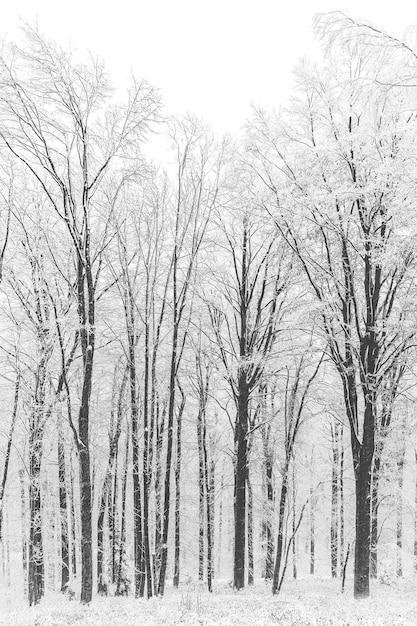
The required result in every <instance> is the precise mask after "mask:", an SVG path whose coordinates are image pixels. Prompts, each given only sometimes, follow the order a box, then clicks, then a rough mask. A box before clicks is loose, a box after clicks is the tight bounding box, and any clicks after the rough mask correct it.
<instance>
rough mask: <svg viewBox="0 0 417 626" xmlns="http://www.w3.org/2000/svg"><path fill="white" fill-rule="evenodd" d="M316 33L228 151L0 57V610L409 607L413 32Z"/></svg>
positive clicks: (96, 72) (99, 65)
mask: <svg viewBox="0 0 417 626" xmlns="http://www.w3.org/2000/svg"><path fill="white" fill-rule="evenodd" d="M314 29H315V33H316V35H317V37H318V38H319V39H320V41H321V44H322V58H321V61H320V62H318V63H313V62H312V61H309V60H308V59H304V60H302V61H300V62H299V64H298V66H297V67H296V68H295V69H294V75H295V86H294V89H293V93H292V96H291V98H290V99H289V101H288V102H286V103H282V105H281V106H280V103H277V108H276V110H273V111H269V110H266V109H264V108H262V107H255V106H254V107H253V109H252V114H251V116H250V118H249V119H247V120H246V122H245V125H244V127H243V128H242V131H241V132H240V133H239V134H238V135H237V136H231V135H225V136H218V135H216V134H215V133H214V132H213V131H212V129H211V128H210V127H209V125H208V124H206V123H205V122H204V121H203V120H201V119H199V118H198V117H196V116H194V115H193V114H191V113H184V115H181V116H170V115H169V112H167V111H165V109H164V107H163V94H161V93H160V92H159V90H158V89H157V87H155V86H153V85H152V84H150V83H149V82H148V80H145V79H141V78H137V77H133V76H132V77H131V81H130V84H129V86H128V89H127V91H126V92H125V93H121V91H120V89H119V88H118V87H117V85H116V84H115V83H113V82H112V81H111V79H110V77H109V75H108V73H107V70H106V67H105V66H104V63H103V62H102V61H101V60H99V59H96V58H94V57H93V56H87V55H81V54H80V53H79V52H77V51H74V50H72V49H71V48H70V47H68V48H65V49H64V48H61V47H60V46H59V45H58V44H57V43H55V42H54V41H52V40H49V39H48V38H47V37H45V36H44V35H43V34H42V32H41V30H40V29H39V28H38V27H37V26H35V25H31V24H25V26H24V28H23V31H24V39H23V41H22V43H19V44H17V43H13V42H9V41H7V40H5V42H4V43H3V45H2V47H1V50H0V281H1V284H0V335H1V341H0V375H1V393H0V410H1V422H0V559H1V563H0V588H1V589H2V592H1V595H2V596H3V598H2V601H1V602H2V603H3V604H2V607H3V605H4V607H5V609H4V610H7V611H10V610H12V609H13V608H14V607H15V605H18V606H22V607H28V606H29V607H34V608H33V610H36V609H37V605H39V606H40V607H42V606H43V603H44V602H45V601H47V599H48V598H55V602H58V603H59V602H60V601H61V605H63V603H64V604H65V606H68V607H73V608H72V609H71V610H72V611H80V610H82V607H84V608H85V607H86V608H85V610H87V609H88V607H89V606H90V603H93V605H94V602H96V601H98V600H97V598H100V597H103V602H105V600H104V598H107V599H108V598H111V599H112V601H117V602H119V604H118V605H117V606H118V607H123V606H124V605H123V604H122V602H128V601H129V597H130V598H133V599H136V601H138V599H141V598H143V599H144V600H143V602H144V603H145V602H147V605H146V606H150V607H152V606H153V607H162V606H163V603H164V602H169V601H170V600H169V598H170V597H174V598H177V600H175V602H181V607H182V610H183V612H184V611H185V610H186V609H187V607H188V609H189V610H191V608H190V607H191V605H192V604H193V603H194V602H196V603H197V604H196V607H197V608H196V610H199V611H200V609H201V607H200V608H199V602H201V599H199V598H200V595H198V594H202V593H204V594H205V595H204V598H210V597H212V596H214V595H215V594H216V593H217V594H218V595H220V597H221V593H224V594H226V595H225V596H224V597H225V598H226V597H227V598H228V600H227V602H229V599H230V603H231V606H233V607H234V608H233V610H234V611H236V612H238V611H239V601H240V598H242V597H243V598H244V597H246V596H244V594H250V593H251V591H250V589H251V588H252V587H253V588H254V590H256V589H261V591H260V593H261V597H262V598H263V597H268V602H278V601H279V600H280V598H282V594H283V593H285V589H286V587H288V589H291V585H294V584H296V581H298V582H297V584H298V585H299V586H298V587H297V588H296V589H297V594H299V595H300V597H301V598H302V595H303V586H304V587H306V588H308V586H309V585H311V584H313V583H312V582H311V581H316V583H315V584H317V585H324V586H326V585H332V589H333V590H334V603H335V605H337V603H338V602H341V601H342V600H341V598H346V597H349V598H351V597H353V598H354V599H355V600H362V601H363V600H366V599H367V598H368V597H370V596H372V595H373V593H374V590H375V591H376V593H377V594H378V593H379V594H380V596H379V597H381V598H383V597H384V594H385V595H386V594H388V593H389V594H392V595H393V596H395V595H396V594H397V593H400V592H399V591H398V590H399V589H404V588H405V586H406V585H407V584H409V585H411V587H410V588H411V589H415V585H414V586H413V581H414V582H415V581H416V580H417V438H416V429H417V423H416V417H415V403H416V389H415V387H416V373H417V370H416V357H417V351H416V347H417V344H416V339H417V307H416V297H417V258H416V251H417V248H416V246H417V176H416V171H417V169H416V164H417V149H416V146H417V31H416V30H412V29H411V30H410V31H409V32H408V33H407V35H406V36H405V38H404V39H397V38H395V37H393V36H390V35H389V34H388V33H387V32H385V31H383V30H378V29H377V28H375V27H373V26H372V25H370V24H368V23H361V22H358V21H355V20H354V19H352V18H350V17H348V16H347V15H345V14H343V13H340V12H335V13H330V14H325V15H318V16H316V18H315V20H314ZM155 140H157V142H158V145H159V146H162V148H161V147H160V157H159V158H158V159H157V158H155V157H153V156H151V155H150V153H149V145H152V143H153V142H154V141H155ZM401 585H402V586H401ZM378 589H379V591H378ZM381 589H382V591H381ZM177 590H178V591H177ZM237 592H239V593H237ZM175 593H177V596H175ZM193 593H195V594H197V595H196V596H195V597H196V598H197V599H196V600H195V599H193V598H194V596H193V595H192V594H193ZM413 593H414V592H413ZM172 594H174V595H172ZM227 594H228V595H227ZM342 594H343V595H342ZM381 594H382V595H381ZM166 595H167V596H168V598H167V599H165V597H164V596H166ZM269 596H271V599H269ZM116 597H121V598H123V600H116ZM154 597H158V598H159V599H160V600H161V603H162V604H158V605H156V604H152V602H153V601H154ZM247 597H249V598H250V597H252V596H250V595H249V596H247ZM56 598H58V599H56ZM59 598H60V599H61V600H59ZM71 601H73V602H71ZM106 601H107V600H106ZM205 602H207V603H209V602H210V600H205ZM380 602H382V603H383V600H381V601H380ZM120 603H121V604H120ZM354 604H355V606H357V603H354ZM359 604H360V603H359ZM93 605H91V606H93ZM94 606H95V605H94ZM126 606H127V605H126ZM129 606H131V605H129ZM141 606H142V605H141ZM143 606H144V607H145V608H143V611H147V610H148V609H147V608H146V606H145V604H143ZM268 606H271V607H272V606H275V604H270V605H268ZM68 610H69V609H68ZM120 610H122V609H120ZM132 610H133V609H132ZM141 610H142V609H141ZM155 610H160V609H159V608H158V609H156V608H155ZM161 610H162V609H161ZM271 610H272V609H271ZM274 610H275V609H274ZM352 610H356V609H352ZM203 612H204V611H203ZM33 615H35V613H33ZM69 615H70V613H67V621H63V622H60V621H58V618H56V621H55V622H54V621H53V620H52V621H45V622H40V621H36V622H30V623H36V624H40V623H45V624H46V623H48V624H58V623H75V622H73V621H70V618H69ZM413 615H414V618H413V619H410V621H403V622H400V621H398V622H395V623H416V622H417V604H415V605H414V613H413ZM16 619H17V618H16ZM79 619H80V620H81V618H79ZM91 619H93V618H91ZM102 619H103V620H104V618H102ZM158 619H160V621H159V622H155V623H163V622H164V621H165V619H166V618H163V619H162V617H161V616H160V617H159V618H158ZM193 619H194V621H192V620H193ZM213 619H214V618H213ZM263 619H264V621H259V622H256V623H260V624H261V623H264V624H269V623H288V624H291V623H294V624H295V623H297V624H302V623H303V624H304V623H305V624H309V623H333V622H312V621H311V622H310V621H308V620H307V621H301V618H300V617H299V618H298V621H297V620H296V619H295V618H294V619H295V621H293V622H292V621H283V618H282V620H281V621H279V620H278V618H276V620H275V621H274V619H272V617H271V616H269V617H265V616H264V618H263ZM268 619H269V620H270V621H268ZM286 619H288V620H289V618H286ZM305 619H307V618H305ZM189 620H191V621H188V622H187V621H178V622H172V623H184V624H185V623H190V624H197V623H198V624H200V623H201V624H202V623H213V624H214V623H218V624H220V623H224V624H226V623H227V624H229V623H246V622H244V621H236V622H234V621H224V622H222V621H221V620H220V618H217V621H216V620H214V621H213V622H205V621H201V620H202V618H201V619H200V618H199V620H200V621H198V620H197V618H196V617H195V616H194V617H192V616H191V617H190V618H189ZM414 620H415V621H414ZM142 621H143V623H146V624H151V621H150V618H149V620H148V621H146V618H143V620H142ZM2 623H3V622H2ZM4 623H8V624H11V623H15V622H12V621H11V618H10V617H9V618H8V621H7V622H4ZM16 623H22V624H23V623H29V622H23V621H22V622H17V621H16ZM83 623H84V622H83ZM85 623H89V624H90V623H91V624H93V623H97V624H99V623H110V620H109V621H98V618H96V621H88V622H85ZM114 623H115V622H114ZM120 623H122V622H120ZM123 623H124V624H126V623H127V622H126V621H123ZM129 623H130V622H129ZM132 623H133V622H132ZM135 623H139V622H135ZM152 623H153V622H152ZM167 623H168V622H167ZM169 623H171V622H169ZM247 623H253V624H254V623H255V621H252V622H250V621H248V622H247ZM334 623H345V622H342V621H340V622H334ZM346 623H348V622H346ZM350 623H357V622H350ZM358 623H359V622H358ZM378 623H382V622H378ZM387 623H390V624H392V623H394V622H393V621H392V619H391V621H389V622H387Z"/></svg>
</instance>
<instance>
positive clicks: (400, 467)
mask: <svg viewBox="0 0 417 626" xmlns="http://www.w3.org/2000/svg"><path fill="white" fill-rule="evenodd" d="M404 456H405V446H404V444H403V443H402V442H401V450H400V452H399V455H398V459H397V576H398V577H401V576H402V575H403V564H402V550H403V482H404Z"/></svg>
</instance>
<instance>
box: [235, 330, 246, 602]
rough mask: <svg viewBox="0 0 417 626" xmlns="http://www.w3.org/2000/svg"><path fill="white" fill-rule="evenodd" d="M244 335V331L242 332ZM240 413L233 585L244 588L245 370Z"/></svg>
mask: <svg viewBox="0 0 417 626" xmlns="http://www.w3.org/2000/svg"><path fill="white" fill-rule="evenodd" d="M242 334H243V335H244V333H242ZM238 393H239V396H238V415H237V420H236V425H235V454H236V458H235V499H234V517H235V533H234V535H235V543H234V559H233V561H234V567H233V586H234V588H235V589H237V590H239V589H243V587H244V586H245V551H246V481H247V471H248V468H247V462H248V443H247V433H248V423H249V388H248V384H247V380H246V375H245V372H244V371H242V372H241V373H240V375H239V392H238Z"/></svg>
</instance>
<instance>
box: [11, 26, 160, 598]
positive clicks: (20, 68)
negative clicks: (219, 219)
mask: <svg viewBox="0 0 417 626" xmlns="http://www.w3.org/2000/svg"><path fill="white" fill-rule="evenodd" d="M24 33H25V36H26V47H25V48H24V49H21V48H19V47H18V46H16V45H10V46H9V47H7V48H5V50H4V52H3V54H2V56H1V59H0V66H1V68H0V74H1V75H0V84H1V90H2V99H1V105H0V137H1V139H2V142H3V145H4V146H5V147H6V148H7V149H8V150H9V152H10V154H11V155H13V157H14V158H15V159H16V160H17V161H18V162H20V163H21V164H22V165H23V166H24V167H25V168H26V170H27V172H28V174H29V175H31V176H32V178H33V181H34V182H36V183H37V184H38V185H39V186H40V188H41V189H42V190H43V193H44V196H45V198H46V199H47V201H48V202H49V204H50V207H51V208H52V210H53V211H54V212H55V213H56V215H57V216H59V217H60V219H61V220H62V221H63V223H64V224H65V226H66V229H67V234H68V245H69V246H70V248H71V249H72V250H73V254H74V259H75V274H76V280H75V287H74V297H75V300H76V302H77V310H78V322H79V336H80V348H81V354H82V363H83V368H82V371H83V378H82V387H81V394H80V408H79V413H78V428H77V434H76V446H77V451H78V458H79V469H80V473H79V480H80V496H81V564H82V567H81V578H82V581H81V602H82V603H88V602H90V600H91V597H92V525H91V511H92V502H91V476H90V447H89V426H90V398H91V387H92V380H93V371H94V355H95V347H96V341H97V336H96V305H97V287H98V280H99V276H100V272H101V269H102V259H103V250H104V248H105V247H106V245H107V240H108V237H109V232H108V227H109V219H108V214H109V212H110V213H111V210H112V206H111V205H110V206H108V204H107V205H106V198H105V195H104V194H103V192H102V190H103V186H104V177H105V175H106V173H107V172H108V171H109V170H110V169H111V166H112V164H113V162H114V161H115V160H116V158H118V157H121V156H122V155H123V154H126V153H127V151H130V153H131V155H132V154H133V155H134V156H135V157H136V158H138V156H139V145H140V142H141V141H142V139H143V136H144V134H145V132H146V130H147V129H148V127H149V123H150V122H151V121H152V120H154V119H155V117H156V115H157V112H158V108H159V103H158V96H157V94H156V92H155V91H154V90H153V89H152V88H151V87H150V86H149V85H148V84H147V83H146V82H144V81H142V82H137V81H133V85H132V87H131V89H130V91H129V94H128V101H127V103H126V104H125V105H123V106H117V105H111V106H110V105H108V103H109V99H110V85H109V82H108V80H107V77H106V74H105V71H104V66H103V64H102V63H101V62H99V61H96V60H93V59H91V60H90V63H89V65H81V64H77V63H76V62H75V60H74V58H73V55H72V54H71V52H67V51H63V50H61V49H59V48H58V47H57V46H56V45H55V44H54V43H53V42H49V41H47V40H46V39H45V38H43V37H42V36H41V34H40V33H39V31H38V30H37V29H36V28H32V27H30V26H25V28H24ZM106 104H107V105H108V106H107V107H105V105H106ZM103 211H104V215H105V217H104V220H103V218H102V212H103ZM106 212H107V217H106ZM103 223H104V226H103V228H100V227H99V226H100V224H103Z"/></svg>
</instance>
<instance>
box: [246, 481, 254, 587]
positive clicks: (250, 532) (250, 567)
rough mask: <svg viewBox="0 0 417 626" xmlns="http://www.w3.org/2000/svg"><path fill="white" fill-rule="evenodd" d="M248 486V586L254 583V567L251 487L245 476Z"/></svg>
mask: <svg viewBox="0 0 417 626" xmlns="http://www.w3.org/2000/svg"><path fill="white" fill-rule="evenodd" d="M247 486H248V585H253V583H254V571H253V570H254V565H253V493H252V485H251V482H250V479H249V475H248V476H247Z"/></svg>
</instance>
